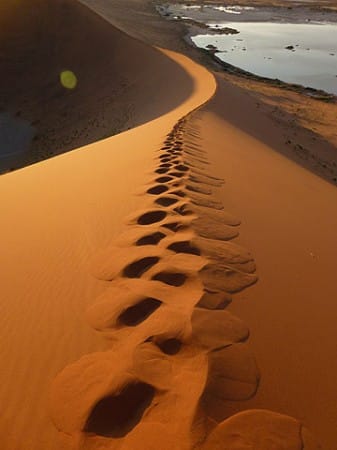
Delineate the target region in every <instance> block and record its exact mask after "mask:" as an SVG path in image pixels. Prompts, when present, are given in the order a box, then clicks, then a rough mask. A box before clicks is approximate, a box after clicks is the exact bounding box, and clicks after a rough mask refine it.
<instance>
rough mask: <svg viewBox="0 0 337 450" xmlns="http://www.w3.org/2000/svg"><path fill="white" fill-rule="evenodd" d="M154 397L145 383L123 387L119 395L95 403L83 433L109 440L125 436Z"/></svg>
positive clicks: (153, 392) (151, 388) (149, 386)
mask: <svg viewBox="0 0 337 450" xmlns="http://www.w3.org/2000/svg"><path fill="white" fill-rule="evenodd" d="M154 395H155V389H154V387H153V386H151V385H150V384H147V383H142V382H134V383H130V384H128V385H126V386H124V387H123V389H122V391H121V392H120V393H118V394H116V395H109V396H106V397H104V398H102V399H101V400H100V401H99V402H98V403H96V405H95V406H94V408H93V410H92V411H91V413H90V416H89V417H88V420H87V423H86V424H85V427H84V431H85V432H86V433H92V434H95V435H98V436H105V437H109V438H122V437H124V436H126V435H127V434H128V433H129V432H130V431H131V430H132V429H133V428H135V427H136V425H137V424H138V423H139V422H140V421H141V419H142V417H143V414H144V412H145V411H146V409H147V408H149V406H150V405H151V403H152V402H153V399H154Z"/></svg>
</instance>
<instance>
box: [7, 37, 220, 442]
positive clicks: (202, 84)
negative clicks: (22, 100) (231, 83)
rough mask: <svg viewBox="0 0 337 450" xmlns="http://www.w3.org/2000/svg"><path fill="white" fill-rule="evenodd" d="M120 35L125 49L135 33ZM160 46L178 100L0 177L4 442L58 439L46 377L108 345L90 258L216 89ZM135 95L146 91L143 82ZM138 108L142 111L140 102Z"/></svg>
mask: <svg viewBox="0 0 337 450" xmlns="http://www.w3.org/2000/svg"><path fill="white" fill-rule="evenodd" d="M116 33H117V35H119V32H116ZM123 39H125V40H126V41H127V42H128V43H129V45H130V47H129V49H130V51H131V50H132V49H133V47H132V46H133V41H131V40H128V38H127V37H123ZM142 49H143V50H142V52H143V53H142V52H139V48H138V44H137V47H136V48H135V51H134V52H135V53H137V52H138V57H139V58H144V59H145V60H146V58H147V57H148V54H147V52H148V51H149V52H150V54H153V52H154V50H151V49H148V48H147V47H142ZM164 53H165V56H164V55H163V52H161V51H159V50H156V51H155V54H159V58H165V64H163V65H162V66H157V69H158V67H161V70H162V71H163V72H161V71H159V72H158V75H159V76H162V77H163V79H164V78H165V77H166V76H168V77H169V79H170V80H172V84H168V85H167V89H165V90H164V89H162V88H160V85H159V86H158V88H157V91H156V92H157V94H158V96H160V97H158V98H159V99H160V101H161V104H163V105H165V104H166V105H167V107H168V105H170V102H171V101H172V99H171V98H170V96H171V91H170V86H173V85H174V90H175V92H176V93H177V95H178V96H179V95H181V97H180V98H183V97H184V96H186V77H188V78H189V79H190V83H192V85H193V91H192V92H190V95H189V96H188V97H187V98H186V100H185V101H183V102H182V103H181V104H180V106H179V107H177V108H175V109H173V110H172V111H171V112H169V113H167V114H166V115H163V116H161V117H159V118H158V119H155V120H153V121H151V122H149V123H148V124H145V125H143V126H140V127H138V128H135V129H133V130H130V131H128V132H126V133H122V134H119V135H118V136H115V137H113V138H111V139H107V140H104V141H101V142H99V143H95V144H92V145H89V146H87V147H84V148H82V149H80V150H76V151H74V152H72V153H67V154H64V155H62V156H59V157H57V158H54V159H51V160H48V161H44V162H41V163H39V164H36V165H34V166H30V167H27V168H25V169H23V170H21V171H17V172H15V173H12V174H8V175H4V176H3V177H1V179H0V192H1V210H2V214H1V249H2V251H1V256H0V258H1V268H2V270H1V286H2V302H1V311H2V314H1V330H2V331H1V342H2V344H1V356H2V370H1V372H0V386H1V387H0V398H1V404H2V405H6V409H5V410H3V412H2V417H1V425H0V440H1V448H3V449H6V450H7V449H8V450H18V449H20V450H22V449H23V448H24V449H25V450H33V449H34V450H37V449H43V450H46V449H60V448H61V447H60V443H59V442H58V438H57V432H56V429H55V427H54V425H53V424H52V422H51V420H50V418H49V414H48V408H47V394H48V389H49V385H50V382H51V380H52V379H53V377H54V376H55V375H56V374H57V372H59V371H60V370H61V369H62V368H63V367H64V366H65V365H67V364H68V363H70V362H72V361H75V360H76V359H77V358H79V357H80V356H81V355H83V354H85V353H88V352H91V351H94V350H96V351H97V350H103V349H105V348H107V345H106V344H105V343H104V341H103V339H101V337H99V336H97V335H96V334H95V332H94V331H93V330H92V329H91V328H90V327H88V325H87V324H86V323H85V321H84V313H85V308H86V306H88V305H90V304H91V303H93V301H94V300H95V299H96V298H97V297H98V295H99V294H101V293H102V292H103V291H104V289H105V288H106V286H107V283H106V282H103V281H99V280H98V279H96V278H94V277H93V276H92V274H91V272H90V264H89V261H90V257H91V256H92V255H93V254H94V253H96V252H97V251H98V250H99V249H104V248H105V247H106V246H107V245H108V244H109V242H110V241H111V239H112V238H113V237H114V236H116V235H118V234H119V233H120V232H121V230H122V229H123V228H124V220H125V217H127V216H128V215H129V214H131V213H132V211H134V210H136V209H139V208H144V207H145V206H144V199H143V198H142V197H140V196H135V195H134V194H135V191H136V190H137V189H139V188H140V187H141V186H142V185H144V184H145V183H146V182H147V181H148V180H149V175H148V174H147V171H150V170H151V168H153V167H154V164H155V163H154V156H155V151H156V150H157V149H158V148H159V146H160V144H161V142H162V140H163V138H164V135H165V133H168V132H169V130H170V128H171V127H172V126H173V125H174V123H175V122H176V121H177V120H178V119H179V118H180V117H181V116H183V115H184V114H186V113H188V112H189V111H190V110H192V109H194V108H195V107H197V106H199V105H200V104H201V103H203V102H204V101H206V100H207V99H208V98H209V97H210V96H211V95H212V93H213V91H214V88H215V83H214V79H213V77H212V76H211V75H210V74H209V73H208V72H207V71H206V70H205V69H203V68H201V67H200V66H197V65H196V64H195V63H193V62H192V61H190V60H188V59H187V58H185V57H182V56H179V55H176V54H173V53H169V52H164ZM160 55H162V56H160ZM149 57H150V58H152V56H151V55H150V56H149ZM182 69H183V70H182ZM179 73H181V78H180V77H179ZM108 81H109V80H107V82H108ZM180 81H181V83H180ZM190 83H188V86H190V85H191V84H190ZM151 92H152V91H151ZM151 92H150V93H149V95H151ZM139 95H140V98H143V96H144V92H141V89H140V91H139ZM176 98H178V97H176ZM136 100H137V101H138V100H139V99H137V98H136ZM171 105H172V103H171ZM157 107H158V109H156V108H155V109H154V111H153V114H155V113H157V114H160V113H161V112H162V106H161V105H159V103H157ZM144 114H145V117H144V120H146V119H147V117H146V110H145V112H144ZM27 237H29V238H27Z"/></svg>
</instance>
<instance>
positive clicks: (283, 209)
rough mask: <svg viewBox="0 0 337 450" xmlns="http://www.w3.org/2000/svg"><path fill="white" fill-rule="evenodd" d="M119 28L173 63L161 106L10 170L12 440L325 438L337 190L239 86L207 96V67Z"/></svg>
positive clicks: (328, 432)
mask: <svg viewBox="0 0 337 450" xmlns="http://www.w3.org/2000/svg"><path fill="white" fill-rule="evenodd" d="M113 30H114V29H113V28H111V32H112V33H113V32H114V31H113ZM116 33H118V35H119V36H120V32H116ZM122 39H123V40H124V41H125V42H127V43H128V46H129V47H128V48H130V50H131V51H132V49H133V48H134V47H133V46H134V45H135V46H136V47H135V48H137V51H139V52H144V54H142V53H140V54H139V55H138V56H139V57H142V56H144V58H147V57H149V60H150V61H152V62H153V63H154V64H156V61H157V60H156V58H159V60H160V61H163V59H162V58H163V57H164V59H165V63H163V64H161V63H160V64H158V65H157V66H156V67H157V68H158V69H159V70H162V71H163V72H159V73H160V74H162V75H163V76H164V75H165V76H166V77H167V76H168V75H169V79H170V82H171V83H172V84H171V85H170V86H171V87H170V89H163V88H162V87H158V88H157V91H156V96H157V97H156V102H155V103H154V106H153V109H151V111H150V110H149V109H147V108H144V113H143V114H144V117H143V118H142V113H141V111H142V109H141V108H139V109H138V110H137V111H139V112H138V114H139V116H138V117H139V120H140V123H141V122H146V121H147V120H149V116H148V114H149V111H150V113H151V116H152V120H150V121H148V122H146V123H144V124H143V125H141V126H138V127H136V128H132V129H130V130H128V131H125V132H123V133H121V134H119V135H116V136H114V137H111V138H108V139H105V140H102V141H100V142H97V143H93V144H90V145H87V146H85V147H82V148H80V149H77V150H75V151H73V152H71V153H67V154H64V155H61V156H58V157H55V158H53V159H50V160H47V161H44V162H40V163H38V164H36V165H34V166H30V167H26V168H24V169H22V170H19V171H17V172H14V173H11V174H7V175H5V176H3V177H1V178H0V193H1V205H2V210H3V214H2V215H1V217H2V222H1V249H2V252H1V257H0V258H1V268H2V271H1V273H2V279H1V286H2V298H3V301H2V302H1V307H2V314H1V318H2V319H1V320H2V321H1V325H2V326H1V330H2V334H1V342H2V345H1V352H2V361H3V363H2V370H1V372H0V398H1V404H2V405H6V407H5V408H4V410H3V415H2V417H1V420H0V441H1V445H2V448H4V449H5V450H23V449H24V450H39V449H41V450H42V449H43V450H53V449H55V450H56V449H57V450H59V449H68V450H70V449H71V450H75V449H81V450H94V449H95V450H98V449H100V450H102V449H105V450H108V449H123V450H154V449H156V450H157V449H158V448H160V449H161V450H166V449H170V450H173V449H175V450H184V449H186V450H187V449H191V448H198V449H200V450H215V449H219V450H220V449H223V448H226V449H230V450H235V449H238V450H239V449H240V450H246V449H247V450H248V449H252V448H253V449H255V450H270V449H271V448H273V449H275V450H301V449H304V450H314V449H318V448H319V446H318V445H317V444H316V443H315V440H314V439H313V438H312V436H311V434H310V432H309V431H308V430H307V428H306V427H307V426H308V428H310V429H312V430H313V431H314V432H316V434H317V436H318V437H319V439H320V440H321V442H323V443H324V444H326V448H328V447H329V446H330V447H331V449H329V450H333V446H332V445H333V428H332V426H330V424H329V420H330V421H332V420H333V419H331V418H333V414H334V413H335V411H334V405H335V401H334V400H333V392H334V380H335V378H336V373H337V367H335V366H334V357H333V355H334V346H333V343H334V339H333V337H334V329H333V326H334V324H333V315H334V311H335V307H334V304H333V298H334V296H335V294H336V289H335V284H334V282H333V281H334V280H333V272H334V271H333V269H334V260H335V255H334V254H333V252H332V249H333V248H334V244H335V240H336V238H335V233H334V230H335V229H336V225H337V216H336V211H335V209H333V206H334V200H335V199H336V194H335V190H334V188H333V187H332V186H331V185H329V184H327V183H325V182H324V181H322V180H321V179H319V178H317V177H316V176H314V175H312V174H311V173H309V172H306V171H305V170H304V169H303V168H301V167H299V166H297V165H295V164H294V163H293V162H290V161H289V160H287V159H286V158H285V157H284V156H281V155H280V154H278V153H276V152H274V151H273V145H272V144H271V143H272V142H273V139H274V142H275V146H276V147H277V146H278V145H279V144H280V142H281V139H280V137H279V135H278V130H277V127H276V126H275V124H274V125H273V127H274V128H273V127H272V126H271V123H270V122H269V121H268V120H267V119H266V117H265V116H264V115H259V114H258V113H256V115H254V120H253V122H251V120H252V115H251V112H252V111H253V110H254V109H253V106H252V104H251V103H250V100H249V99H247V97H246V96H243V95H242V93H241V92H240V91H239V90H236V89H235V88H233V87H232V86H231V87H228V86H227V85H224V84H223V82H222V81H220V82H219V89H218V91H217V93H216V95H215V97H214V98H213V99H212V100H211V101H210V102H209V103H208V105H206V106H204V107H202V108H201V109H200V107H201V106H202V105H203V104H204V103H206V102H208V101H209V100H210V99H211V97H212V96H213V94H214V93H215V89H216V82H215V79H214V77H213V75H212V74H211V73H210V72H208V71H207V70H206V69H204V68H203V67H201V66H199V65H198V64H196V63H194V62H193V61H191V60H190V59H188V58H187V57H185V56H181V55H179V54H177V53H173V52H171V51H167V50H160V49H157V50H156V51H155V52H153V49H148V48H147V47H146V46H145V45H141V46H139V43H137V45H136V43H135V41H133V40H132V39H129V38H128V37H127V36H124V35H123V37H122ZM148 52H150V53H148ZM149 54H150V56H149ZM157 62H158V61H157ZM178 69H179V70H178ZM127 70H128V71H129V70H131V71H132V70H133V67H132V66H131V67H130V66H129V65H127ZM179 74H180V75H181V77H182V78H181V79H180V78H179ZM186 77H188V78H189V80H190V82H191V83H187V84H186ZM140 81H142V80H140ZM180 81H181V83H180ZM136 84H137V83H136ZM191 85H192V86H193V89H192V90H189V91H188V92H186V87H187V86H189V88H190V87H191ZM172 86H173V87H174V92H175V96H176V97H175V99H176V100H177V99H180V102H179V104H178V106H173V105H172V103H171V101H172V98H171V93H172V90H171V89H172ZM152 88H153V86H152ZM145 92H146V91H145ZM138 95H139V97H138ZM133 99H134V101H135V102H140V103H141V104H142V102H143V99H144V86H143V85H142V83H141V82H140V83H139V85H137V86H135V90H134V97H133ZM148 105H149V104H148ZM163 105H164V109H165V108H166V110H167V112H166V113H163ZM240 121H241V123H242V127H239V125H238V124H239V123H240ZM252 123H253V124H254V126H256V128H257V129H259V127H262V128H263V127H264V129H266V130H267V133H266V137H268V139H269V141H268V142H269V145H266V144H265V143H264V142H262V141H261V140H260V141H259V140H257V139H256V138H254V137H253V136H251V135H249V134H248V133H247V132H244V131H243V129H244V128H245V127H246V126H248V127H249V126H251V124H252ZM210 162H211V163H212V164H210ZM223 178H224V179H225V180H226V182H227V184H226V185H225V186H222V185H223V181H222V179H223ZM232 214H234V215H232ZM236 215H238V217H243V218H244V219H245V221H244V224H243V225H242V226H241V227H240V231H241V233H242V234H241V235H240V237H239V238H238V230H239V225H240V220H239V219H238V218H237V217H236ZM239 244H241V245H239ZM243 245H247V247H248V248H250V249H252V250H253V254H254V257H257V261H258V267H259V270H258V272H259V275H260V278H261V281H259V282H258V283H257V284H256V281H257V275H256V267H255V262H254V258H253V256H252V254H251V253H250V252H249V251H248V250H246V249H245V248H244V247H243ZM252 285H255V286H254V287H251V288H250V289H248V290H245V291H244V293H243V292H242V291H243V289H245V288H247V287H249V286H252ZM232 299H234V301H233V303H232V304H231V306H230V307H229V308H228V310H224V308H225V307H226V306H228V305H229V304H230V303H231V301H232ZM243 299H247V301H245V302H243V301H242V300H243ZM248 300H249V301H248ZM317 300H318V301H317ZM304 301H305V304H304V305H303V304H302V302H304ZM322 303H323V304H322ZM229 310H230V312H229ZM234 313H235V314H236V315H237V316H238V317H236V316H235V315H234ZM242 318H245V321H246V323H244V322H243V321H242ZM247 324H248V325H249V327H250V328H251V332H252V337H251V338H250V339H249V340H248V337H249V330H248V327H247ZM313 330H314V331H313ZM103 338H104V339H103ZM247 340H248V342H246V341H247ZM251 344H253V345H251ZM322 348H323V349H324V351H322ZM275 349H276V350H275ZM252 350H253V352H252ZM309 350H310V351H309ZM253 353H255V356H254V354H253ZM298 361H300V362H301V364H297V362H298ZM308 373H309V374H310V376H308ZM259 384H260V390H258V387H259ZM256 393H257V394H256ZM310 395H311V396H312V397H310ZM322 399H324V401H323V400H322ZM249 408H251V409H249ZM257 408H259V409H257ZM320 408H321V409H320ZM269 409H270V410H274V411H275V412H273V411H270V410H269ZM318 411H319V414H317V412H318ZM284 414H290V415H293V416H294V418H292V417H289V416H288V415H284Z"/></svg>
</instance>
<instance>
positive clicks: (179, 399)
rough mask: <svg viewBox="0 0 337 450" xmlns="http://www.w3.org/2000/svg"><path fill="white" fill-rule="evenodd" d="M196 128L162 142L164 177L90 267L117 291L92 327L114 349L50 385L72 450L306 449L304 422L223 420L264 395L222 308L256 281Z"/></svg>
mask: <svg viewBox="0 0 337 450" xmlns="http://www.w3.org/2000/svg"><path fill="white" fill-rule="evenodd" d="M195 122H196V121H193V119H190V116H187V117H183V118H182V119H180V120H179V121H178V122H177V123H176V125H175V126H174V127H173V129H172V131H171V132H170V133H169V134H168V135H167V137H166V139H165V141H164V143H163V145H162V147H161V148H160V149H159V155H158V157H157V169H155V173H156V172H157V171H158V170H161V169H164V170H165V172H164V174H163V173H160V174H159V176H157V175H155V177H154V179H152V181H150V182H149V184H148V186H147V187H146V191H145V198H146V206H145V208H144V209H142V210H140V211H139V212H136V213H133V214H132V215H131V216H130V218H129V219H127V226H126V231H125V232H124V233H123V234H122V235H120V236H119V237H118V238H117V239H115V240H114V241H113V243H112V245H111V246H109V247H108V248H107V249H106V250H104V251H103V252H100V254H98V255H97V256H95V257H94V258H93V260H92V263H91V265H90V267H91V272H92V274H93V276H95V277H98V278H99V279H100V280H105V281H109V282H110V286H109V287H107V289H106V291H105V292H104V293H103V294H102V296H100V298H99V299H97V302H94V304H93V305H92V306H90V307H89V309H88V310H87V312H86V317H87V320H88V322H89V324H90V325H91V326H92V327H94V328H95V329H96V330H97V331H98V332H99V333H102V335H103V336H104V337H105V338H106V339H108V341H109V346H110V349H109V350H107V351H105V352H100V353H93V354H89V355H86V356H84V357H82V358H81V359H80V360H78V361H77V362H75V363H74V364H71V365H70V366H67V367H66V368H65V369H64V370H63V371H62V372H61V373H60V374H59V375H58V376H57V377H56V379H55V380H54V382H53V385H52V390H51V412H52V418H53V421H54V423H55V425H56V427H57V428H58V429H59V430H60V431H61V433H60V434H61V438H62V442H63V444H64V447H65V448H71V449H82V448H83V449H88V450H89V449H96V448H97V449H98V448H106V449H108V448H109V449H110V448H111V449H119V448H121V449H130V450H131V449H157V448H163V449H166V448H167V449H169V448H170V449H172V448H173V449H191V448H200V449H220V448H230V449H235V448H240V449H243V448H247V449H248V448H256V449H264V448H266V449H267V448H268V449H270V448H271V446H272V448H277V449H284V450H286V449H288V450H289V449H294V450H296V449H298V450H300V449H302V448H306V445H307V444H306V442H305V440H304V438H303V436H302V431H301V430H302V424H301V423H300V422H299V421H297V420H295V419H292V418H290V417H287V416H283V415H280V414H276V413H272V412H270V411H263V410H257V411H254V410H252V411H246V412H244V413H239V414H237V415H236V416H233V417H231V418H230V419H226V418H225V416H224V417H222V414H223V413H224V409H225V408H224V405H225V404H226V401H228V400H245V399H249V398H250V397H252V396H253V395H254V394H255V392H256V390H257V388H258V384H259V377H260V376H259V371H258V368H257V366H256V362H255V359H254V357H253V355H252V354H251V352H250V351H249V348H248V346H247V344H246V343H245V341H246V340H247V338H248V336H249V331H248V329H247V327H246V326H245V324H244V323H243V322H242V321H241V320H240V319H238V318H237V317H235V316H233V315H232V314H230V313H229V312H227V311H225V310H224V307H225V306H226V305H228V304H229V303H230V301H231V294H233V293H235V292H239V291H241V290H242V289H245V288H246V287H248V286H249V285H251V284H253V283H255V282H256V281H257V277H256V274H255V264H254V260H253V258H252V256H251V254H250V253H249V252H247V251H246V250H244V249H243V248H242V247H239V246H237V245H236V244H235V243H233V242H230V241H231V240H232V239H233V238H235V237H236V236H237V234H238V233H237V230H236V228H237V227H238V225H239V223H240V221H239V220H238V219H236V218H234V217H233V216H231V215H230V214H228V213H227V214H226V213H225V214H222V210H223V205H221V204H220V203H217V202H215V201H213V200H212V199H211V198H212V197H211V195H212V191H211V189H209V187H208V186H209V185H208V184H207V181H208V180H211V182H213V183H214V182H215V183H217V185H221V184H222V180H221V179H218V178H215V177H213V176H210V175H209V174H208V171H207V169H206V167H207V165H208V161H207V158H206V157H205V152H204V151H203V149H202V146H201V145H200V138H199V130H198V126H197V124H196V123H195ZM163 161H164V162H163ZM199 176H201V177H202V178H200V179H199V178H198V177H199ZM191 177H194V181H193V184H192V185H191V184H190V183H191V180H190V178H191ZM204 181H206V182H205V183H204ZM191 186H192V188H191ZM213 188H214V187H213ZM194 208H196V210H195V209H194ZM209 211H210V212H211V218H210V219H209V220H210V224H211V226H210V228H209V229H207V220H208V212H209ZM199 221H201V227H200V222H199ZM223 226H225V227H226V229H227V232H225V234H221V233H220V237H219V231H218V229H220V230H221V229H222V227H223ZM199 227H200V229H201V232H202V234H203V236H202V237H201V236H199V234H198V229H199ZM230 229H233V233H230V232H229V231H228V230H230ZM186 383H188V385H189V389H188V390H186V389H185V384H186ZM223 419H225V420H224V421H222V420H223ZM217 424H218V425H217ZM211 430H212V431H211ZM210 431H211V433H210ZM306 433H307V432H306ZM163 436H165V440H164V441H163ZM306 436H307V434H306ZM308 436H309V434H308ZM166 438H167V439H166ZM306 439H308V443H309V444H308V445H314V444H313V443H312V442H313V441H312V440H311V437H308V438H307V437H306ZM224 446H225V447H224ZM309 448H310V447H309ZM313 448H318V447H313Z"/></svg>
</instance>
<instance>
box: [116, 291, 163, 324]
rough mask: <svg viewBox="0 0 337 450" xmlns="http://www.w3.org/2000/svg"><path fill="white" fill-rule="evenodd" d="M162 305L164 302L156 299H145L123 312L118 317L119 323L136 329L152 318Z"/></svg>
mask: <svg viewBox="0 0 337 450" xmlns="http://www.w3.org/2000/svg"><path fill="white" fill-rule="evenodd" d="M161 304H162V302H161V301H160V300H157V299H155V298H151V297H150V298H145V299H143V300H141V301H139V302H138V303H136V304H135V305H132V306H130V307H129V308H127V309H126V310H125V311H123V312H122V313H121V314H120V316H119V317H118V319H117V323H118V324H120V325H125V326H128V327H135V326H136V325H139V324H140V323H142V322H144V320H146V319H147V318H148V317H149V316H151V314H152V313H153V312H154V311H156V309H158V308H159V307H160V306H161Z"/></svg>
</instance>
